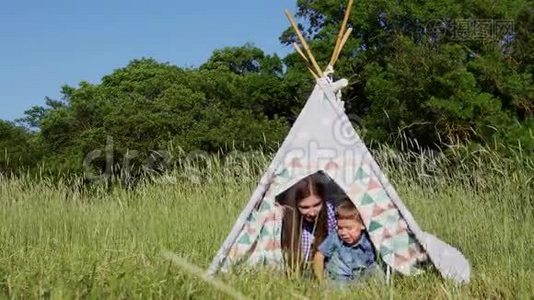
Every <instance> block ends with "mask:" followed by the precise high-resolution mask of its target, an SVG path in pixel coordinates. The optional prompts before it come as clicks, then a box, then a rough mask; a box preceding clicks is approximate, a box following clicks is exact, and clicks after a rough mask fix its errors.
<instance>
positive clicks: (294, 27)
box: [285, 9, 323, 77]
mask: <svg viewBox="0 0 534 300" xmlns="http://www.w3.org/2000/svg"><path fill="white" fill-rule="evenodd" d="M285 14H286V16H287V19H288V20H289V23H291V26H292V27H293V30H295V33H296V34H297V37H298V38H299V40H300V43H301V44H302V47H303V48H304V50H305V51H306V54H307V55H308V57H309V60H310V62H311V64H312V66H313V68H314V69H315V71H316V72H317V74H319V76H321V77H322V76H323V71H322V70H321V68H320V67H319V65H318V64H317V61H316V60H315V57H314V56H313V54H312V52H311V50H310V47H309V46H308V43H307V42H306V40H305V39H304V37H303V36H302V33H301V32H300V30H299V28H298V26H297V23H296V22H295V20H294V19H293V16H292V15H291V13H289V11H288V10H287V9H286V10H285Z"/></svg>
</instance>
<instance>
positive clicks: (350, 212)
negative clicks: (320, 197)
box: [336, 198, 363, 223]
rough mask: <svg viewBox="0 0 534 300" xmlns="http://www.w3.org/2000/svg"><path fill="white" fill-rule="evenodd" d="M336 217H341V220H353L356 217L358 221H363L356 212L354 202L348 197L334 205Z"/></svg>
mask: <svg viewBox="0 0 534 300" xmlns="http://www.w3.org/2000/svg"><path fill="white" fill-rule="evenodd" d="M336 219H338V220H339V219H342V220H353V219H356V220H357V221H358V222H360V223H363V221H362V217H361V216H360V213H359V212H358V209H357V208H356V206H354V203H352V201H351V200H350V199H349V198H344V199H343V200H341V202H340V203H339V204H338V205H337V206H336Z"/></svg>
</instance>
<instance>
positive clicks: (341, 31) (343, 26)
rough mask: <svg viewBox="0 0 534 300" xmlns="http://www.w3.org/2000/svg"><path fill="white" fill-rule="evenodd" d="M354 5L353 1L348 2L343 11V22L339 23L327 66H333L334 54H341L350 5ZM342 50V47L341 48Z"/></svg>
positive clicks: (350, 9)
mask: <svg viewBox="0 0 534 300" xmlns="http://www.w3.org/2000/svg"><path fill="white" fill-rule="evenodd" d="M353 3H354V0H349V4H348V5H347V9H346V10H345V16H344V17H343V22H342V23H341V28H340V29H339V33H338V35H337V39H336V45H335V46H334V51H333V52H332V58H330V63H329V64H328V65H330V66H332V67H333V66H334V64H335V63H336V62H335V61H336V60H337V59H336V58H335V57H336V53H338V52H341V49H339V48H340V46H341V41H342V40H343V36H344V35H345V30H346V28H347V23H348V22H349V16H350V13H351V11H352V5H353ZM341 48H342V47H341Z"/></svg>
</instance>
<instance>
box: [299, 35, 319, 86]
mask: <svg viewBox="0 0 534 300" xmlns="http://www.w3.org/2000/svg"><path fill="white" fill-rule="evenodd" d="M293 48H295V51H297V53H298V54H300V56H302V59H304V61H305V62H306V68H308V71H310V73H311V74H312V76H313V78H315V79H319V76H318V75H317V74H315V71H313V69H312V68H311V67H310V61H309V60H308V58H307V57H306V55H305V54H304V52H302V50H301V49H300V47H299V45H297V43H293Z"/></svg>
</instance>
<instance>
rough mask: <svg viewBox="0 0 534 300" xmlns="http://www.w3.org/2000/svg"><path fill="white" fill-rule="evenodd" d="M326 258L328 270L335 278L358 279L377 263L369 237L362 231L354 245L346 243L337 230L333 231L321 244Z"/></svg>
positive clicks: (320, 247) (321, 249) (321, 250)
mask: <svg viewBox="0 0 534 300" xmlns="http://www.w3.org/2000/svg"><path fill="white" fill-rule="evenodd" d="M319 251H320V252H321V253H322V254H323V255H324V256H325V258H326V271H327V273H328V275H329V276H330V277H331V278H332V279H334V280H354V279H358V278H359V277H360V276H362V274H363V273H364V272H365V271H366V269H367V268H369V267H370V266H372V265H373V264H374V263H375V258H376V256H375V252H374V249H373V246H372V244H371V242H370V241H369V237H368V236H367V233H366V232H365V231H362V234H361V236H360V239H359V240H358V242H357V243H356V244H354V245H352V246H351V245H347V244H345V243H344V242H343V241H342V240H341V239H340V238H339V236H338V235H337V233H336V232H331V233H330V234H329V235H328V237H327V238H326V240H325V241H324V242H323V243H322V244H321V245H320V246H319Z"/></svg>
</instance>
